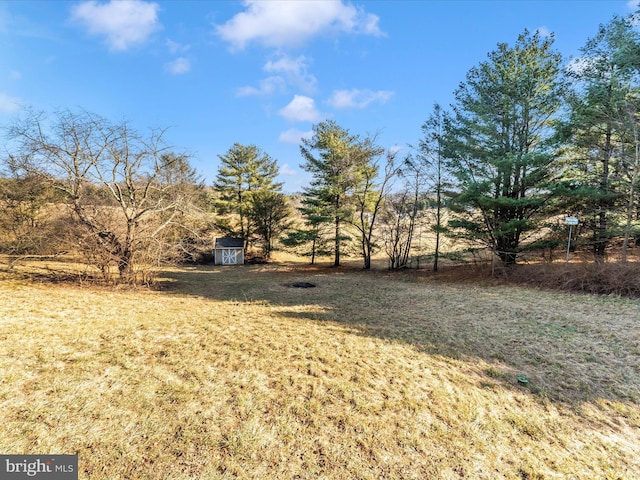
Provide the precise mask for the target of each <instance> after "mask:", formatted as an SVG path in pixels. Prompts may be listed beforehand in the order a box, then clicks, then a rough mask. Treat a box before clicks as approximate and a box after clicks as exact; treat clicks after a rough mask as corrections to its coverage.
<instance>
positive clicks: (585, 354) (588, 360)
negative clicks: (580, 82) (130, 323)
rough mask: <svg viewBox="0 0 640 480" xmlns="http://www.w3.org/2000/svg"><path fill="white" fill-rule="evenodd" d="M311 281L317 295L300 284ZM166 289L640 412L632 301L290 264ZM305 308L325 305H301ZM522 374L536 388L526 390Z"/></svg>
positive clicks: (222, 271)
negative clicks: (267, 310) (261, 309)
mask: <svg viewBox="0 0 640 480" xmlns="http://www.w3.org/2000/svg"><path fill="white" fill-rule="evenodd" d="M305 282H308V283H312V284H314V285H316V288H294V287H293V284H294V283H305ZM159 287H160V289H161V290H163V291H165V292H167V293H173V294H181V295H193V296H198V297H205V298H208V299H211V300H216V301H233V302H261V303H266V304H269V305H273V306H277V307H278V311H277V312H276V313H274V315H280V316H282V317H286V318H291V319H305V320H309V321H314V322H318V321H320V322H335V323H337V324H341V325H345V326H348V327H350V328H351V329H353V330H354V331H357V332H359V334H360V335H364V336H371V337H376V338H380V339H383V340H386V341H390V342H401V343H404V344H410V345H412V346H413V347H414V348H416V349H417V350H418V351H421V352H425V353H428V354H431V355H438V356H442V357H446V358H450V359H454V360H459V361H464V362H468V363H469V364H470V365H475V366H477V368H478V372H479V375H480V376H481V377H483V378H481V381H486V382H489V383H492V382H494V383H499V384H501V385H503V386H508V387H510V388H517V389H523V388H526V389H527V390H529V391H530V392H531V393H532V394H534V395H536V396H539V397H540V398H548V399H551V400H553V401H560V402H562V403H570V404H579V403H582V402H585V401H596V400H607V401H610V402H621V403H626V404H634V405H638V403H639V399H640V392H639V391H638V385H639V384H640V343H639V340H640V325H638V322H635V321H633V318H630V317H633V316H635V318H640V305H639V304H638V302H633V301H630V300H619V301H618V302H619V303H616V300H606V299H605V300H603V299H602V298H599V297H584V296H580V297H576V296H571V295H568V294H558V293H548V292H542V291H539V290H535V289H524V288H511V287H506V286H488V285H478V284H473V283H469V282H467V283H463V284H456V283H446V282H441V281H437V282H436V281H433V280H432V279H430V278H429V277H427V278H423V277H417V276H411V275H402V274H401V275H397V274H394V273H390V272H387V271H369V272H364V271H361V270H358V269H350V268H306V267H300V266H297V267H290V266H286V265H281V266H278V265H268V266H264V265H260V266H255V265H254V266H241V267H220V266H215V267H214V266H211V267H190V268H186V269H182V270H174V271H170V272H167V273H166V274H165V275H163V279H162V280H161V281H160V284H159ZM300 306H314V307H319V308H315V309H314V312H313V313H305V312H304V311H302V312H301V311H300V309H299V308H297V309H294V308H293V307H300ZM287 307H291V309H290V310H288V309H287ZM480 361H482V362H484V363H482V364H481V362H480ZM479 365H481V366H479ZM522 375H524V376H526V377H527V380H528V383H527V385H526V387H525V386H522V385H520V384H519V383H518V376H522Z"/></svg>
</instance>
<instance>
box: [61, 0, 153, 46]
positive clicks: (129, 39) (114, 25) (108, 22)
mask: <svg viewBox="0 0 640 480" xmlns="http://www.w3.org/2000/svg"><path fill="white" fill-rule="evenodd" d="M159 8H160V7H159V5H158V4H157V3H152V2H145V1H143V0H126V1H119V0H110V1H109V2H108V3H98V2H97V1H95V0H90V1H88V2H83V3H80V4H78V5H76V6H75V7H73V9H72V11H71V18H72V19H73V20H74V21H76V22H78V23H80V24H81V25H83V26H84V27H85V28H86V29H87V30H88V31H89V33H90V34H92V35H98V36H104V37H106V41H107V45H108V46H109V49H110V50H115V51H124V50H127V49H129V48H131V47H132V46H135V45H140V44H142V43H144V42H145V41H146V40H147V39H148V38H149V36H150V35H151V34H152V33H153V32H155V31H156V30H158V29H160V28H161V25H160V22H159V21H158V9H159Z"/></svg>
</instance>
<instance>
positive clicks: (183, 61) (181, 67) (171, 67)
mask: <svg viewBox="0 0 640 480" xmlns="http://www.w3.org/2000/svg"><path fill="white" fill-rule="evenodd" d="M165 69H166V70H167V71H168V72H170V73H172V74H174V75H182V74H185V73H187V72H188V71H189V70H191V62H189V59H187V58H184V57H179V58H176V59H175V60H174V61H172V62H169V63H166V64H165Z"/></svg>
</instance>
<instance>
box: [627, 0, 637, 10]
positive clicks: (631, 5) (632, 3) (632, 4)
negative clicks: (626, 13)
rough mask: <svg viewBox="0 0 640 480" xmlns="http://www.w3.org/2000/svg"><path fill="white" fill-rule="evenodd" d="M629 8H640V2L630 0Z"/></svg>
mask: <svg viewBox="0 0 640 480" xmlns="http://www.w3.org/2000/svg"><path fill="white" fill-rule="evenodd" d="M627 7H629V8H630V9H631V10H636V9H638V8H640V0H629V1H628V2H627Z"/></svg>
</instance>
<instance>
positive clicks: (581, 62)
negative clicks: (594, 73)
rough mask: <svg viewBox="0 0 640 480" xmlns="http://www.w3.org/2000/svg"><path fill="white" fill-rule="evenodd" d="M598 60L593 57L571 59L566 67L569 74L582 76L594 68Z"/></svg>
mask: <svg viewBox="0 0 640 480" xmlns="http://www.w3.org/2000/svg"><path fill="white" fill-rule="evenodd" d="M597 61H598V59H597V58H595V57H577V58H572V59H571V60H570V61H569V63H568V64H567V66H566V69H567V71H568V72H569V73H573V74H575V75H582V74H585V73H587V72H589V71H590V70H592V69H593V68H595V66H596V64H597Z"/></svg>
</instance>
